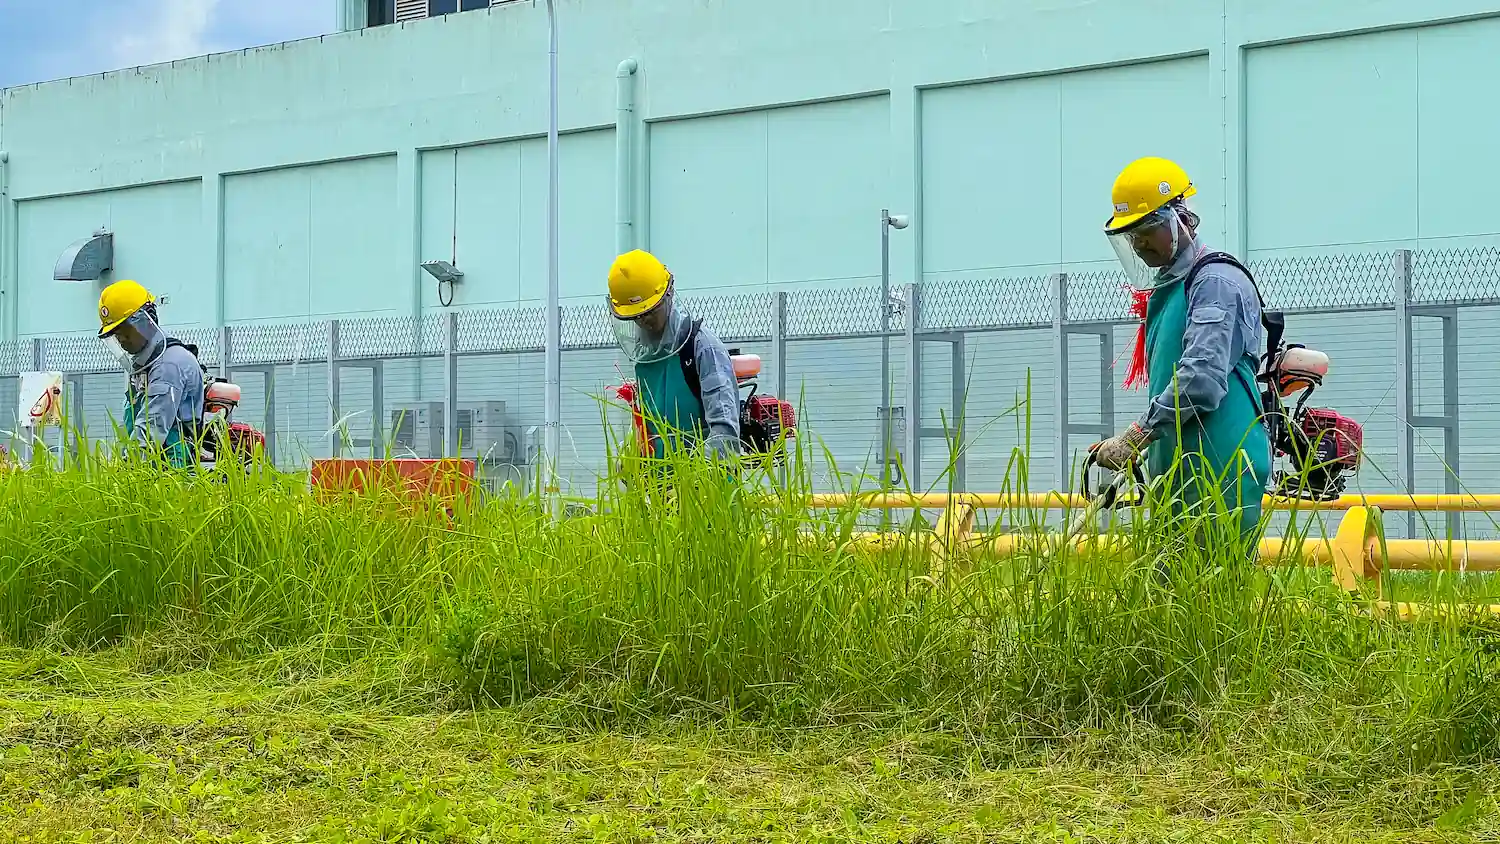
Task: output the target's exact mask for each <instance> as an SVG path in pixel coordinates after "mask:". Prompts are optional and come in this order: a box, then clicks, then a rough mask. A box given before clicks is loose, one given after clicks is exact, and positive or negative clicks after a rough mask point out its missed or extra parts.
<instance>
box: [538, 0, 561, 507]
mask: <svg viewBox="0 0 1500 844" xmlns="http://www.w3.org/2000/svg"><path fill="white" fill-rule="evenodd" d="M547 33H548V41H549V47H548V51H547V61H548V64H549V71H550V74H551V79H550V82H549V94H550V96H551V102H550V103H549V107H548V112H549V113H548V122H547V317H546V319H547V337H546V364H545V367H544V376H543V380H544V390H545V393H546V400H545V404H546V410H545V415H544V417H543V418H544V420H545V421H544V425H543V431H542V452H543V457H542V459H543V460H545V461H546V464H547V465H546V466H545V468H544V469H543V471H544V473H545V478H546V485H547V486H546V490H545V491H546V495H547V506H548V509H549V510H550V511H551V513H552V518H553V519H554V520H556V519H557V518H559V517H560V516H561V515H562V513H561V507H560V505H561V503H562V501H561V499H560V498H559V497H558V492H559V484H558V478H557V461H558V455H559V452H560V451H561V448H560V446H561V440H560V437H559V433H560V432H559V430H558V424H559V421H560V420H561V417H562V309H561V308H560V307H559V305H558V287H557V15H556V13H555V11H554V10H553V7H552V0H547Z"/></svg>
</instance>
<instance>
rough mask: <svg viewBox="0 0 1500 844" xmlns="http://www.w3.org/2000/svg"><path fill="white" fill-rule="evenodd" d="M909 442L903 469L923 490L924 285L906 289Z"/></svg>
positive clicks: (911, 482)
mask: <svg viewBox="0 0 1500 844" xmlns="http://www.w3.org/2000/svg"><path fill="white" fill-rule="evenodd" d="M904 292H905V299H906V430H905V431H904V432H903V433H904V438H905V440H906V442H905V443H904V445H905V447H904V448H903V449H902V451H904V452H905V454H906V463H905V465H904V466H903V467H902V471H903V473H904V474H905V475H906V483H907V486H908V487H909V488H911V489H912V490H914V491H918V492H920V491H921V489H922V340H921V338H919V337H918V336H917V329H919V328H920V327H921V325H922V304H921V296H922V285H920V284H918V283H916V282H912V283H911V284H908V285H906V290H905V291H904Z"/></svg>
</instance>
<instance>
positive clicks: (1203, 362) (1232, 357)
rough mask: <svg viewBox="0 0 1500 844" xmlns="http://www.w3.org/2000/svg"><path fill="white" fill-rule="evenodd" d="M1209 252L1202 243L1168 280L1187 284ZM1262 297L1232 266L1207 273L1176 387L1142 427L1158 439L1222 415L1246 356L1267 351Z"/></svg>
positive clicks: (1191, 311)
mask: <svg viewBox="0 0 1500 844" xmlns="http://www.w3.org/2000/svg"><path fill="white" fill-rule="evenodd" d="M1207 252H1208V250H1207V249H1206V248H1205V247H1204V246H1203V245H1202V242H1201V241H1199V240H1197V239H1196V238H1195V239H1194V240H1193V241H1192V242H1191V243H1189V244H1188V245H1187V246H1186V247H1185V248H1184V249H1183V250H1182V251H1181V252H1179V253H1178V255H1177V259H1176V260H1175V261H1173V262H1172V265H1171V266H1170V267H1168V268H1167V270H1166V272H1165V273H1164V275H1165V276H1166V277H1169V278H1170V277H1176V278H1178V279H1181V278H1185V277H1186V276H1187V274H1188V272H1189V271H1190V270H1191V269H1192V268H1193V264H1194V263H1196V262H1197V260H1198V259H1199V258H1201V257H1202V256H1203V255H1205V254H1207ZM1260 318H1261V308H1260V297H1259V296H1258V295H1257V294H1256V292H1255V285H1254V284H1253V283H1252V282H1251V280H1250V278H1249V277H1248V276H1247V275H1245V274H1244V273H1243V272H1241V271H1240V270H1239V268H1237V267H1235V266H1233V265H1231V264H1210V265H1208V266H1207V267H1204V268H1203V269H1202V270H1201V271H1199V273H1198V277H1197V278H1196V279H1194V281H1193V286H1192V287H1191V288H1190V289H1189V290H1188V302H1187V328H1186V331H1185V332H1184V334H1183V338H1182V360H1181V361H1179V362H1178V364H1177V379H1176V382H1177V383H1176V384H1168V385H1167V386H1166V388H1165V389H1164V390H1162V392H1161V393H1160V394H1159V395H1157V396H1154V397H1152V399H1151V404H1150V405H1149V406H1148V407H1147V408H1146V412H1145V413H1144V414H1142V415H1141V418H1140V420H1139V422H1138V424H1139V425H1140V426H1141V427H1142V428H1144V429H1146V430H1147V431H1149V432H1150V433H1151V436H1152V438H1153V439H1154V438H1155V437H1156V436H1158V435H1159V434H1160V433H1161V432H1162V431H1164V430H1167V429H1170V428H1172V427H1174V426H1175V425H1177V423H1178V420H1179V419H1180V420H1181V421H1182V423H1183V424H1187V423H1188V422H1189V421H1191V420H1193V419H1194V418H1195V417H1197V416H1198V415H1199V414H1200V413H1211V412H1213V411H1214V410H1217V409H1218V407H1219V403H1220V402H1222V401H1223V400H1224V396H1225V395H1226V394H1227V393H1228V392H1229V379H1230V378H1231V377H1232V376H1233V369H1234V365H1235V363H1237V362H1238V361H1239V359H1240V358H1241V357H1242V356H1243V355H1245V354H1251V355H1259V354H1260V349H1261V347H1262V346H1263V345H1264V343H1265V340H1264V337H1263V335H1264V329H1263V328H1262V327H1261V322H1260Z"/></svg>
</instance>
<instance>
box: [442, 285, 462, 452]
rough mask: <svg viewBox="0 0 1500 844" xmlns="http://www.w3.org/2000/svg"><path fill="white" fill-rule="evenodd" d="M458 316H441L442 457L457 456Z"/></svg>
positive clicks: (455, 314)
mask: <svg viewBox="0 0 1500 844" xmlns="http://www.w3.org/2000/svg"><path fill="white" fill-rule="evenodd" d="M457 352H458V314H457V313H455V312H453V311H446V312H444V314H443V373H444V378H443V454H442V456H443V457H450V456H451V457H457V456H458V450H459V449H458V355H457Z"/></svg>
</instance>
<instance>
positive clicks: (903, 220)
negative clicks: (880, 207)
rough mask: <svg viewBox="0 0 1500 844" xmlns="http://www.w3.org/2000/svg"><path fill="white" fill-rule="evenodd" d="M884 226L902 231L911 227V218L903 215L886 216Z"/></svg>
mask: <svg viewBox="0 0 1500 844" xmlns="http://www.w3.org/2000/svg"><path fill="white" fill-rule="evenodd" d="M885 224H886V225H888V226H890V227H891V228H893V229H904V228H906V227H907V226H909V225H911V218H910V217H908V216H906V215H905V214H887V215H886V218H885Z"/></svg>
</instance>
